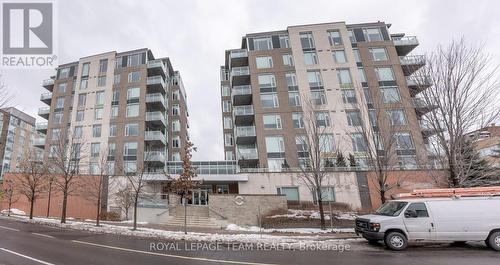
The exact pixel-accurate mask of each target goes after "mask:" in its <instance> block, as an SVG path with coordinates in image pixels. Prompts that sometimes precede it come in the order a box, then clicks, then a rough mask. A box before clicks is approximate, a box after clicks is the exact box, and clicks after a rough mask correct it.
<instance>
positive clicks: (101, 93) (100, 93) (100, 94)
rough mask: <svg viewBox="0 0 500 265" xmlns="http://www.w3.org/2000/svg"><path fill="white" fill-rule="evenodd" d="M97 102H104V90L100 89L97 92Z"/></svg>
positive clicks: (97, 103)
mask: <svg viewBox="0 0 500 265" xmlns="http://www.w3.org/2000/svg"><path fill="white" fill-rule="evenodd" d="M95 104H96V105H103V104H104V91H98V92H96V93H95Z"/></svg>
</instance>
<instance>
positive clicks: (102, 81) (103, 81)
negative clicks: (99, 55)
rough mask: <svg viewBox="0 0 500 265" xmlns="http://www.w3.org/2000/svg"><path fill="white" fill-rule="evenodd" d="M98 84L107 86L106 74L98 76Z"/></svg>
mask: <svg viewBox="0 0 500 265" xmlns="http://www.w3.org/2000/svg"><path fill="white" fill-rule="evenodd" d="M97 86H98V87H103V86H106V76H105V75H103V76H99V77H98V78H97Z"/></svg>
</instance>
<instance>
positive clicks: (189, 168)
mask: <svg viewBox="0 0 500 265" xmlns="http://www.w3.org/2000/svg"><path fill="white" fill-rule="evenodd" d="M193 151H196V147H194V145H193V143H192V142H191V141H189V140H188V141H187V142H186V145H185V146H184V154H183V155H182V173H181V174H180V175H179V176H178V177H177V178H172V177H171V176H169V175H167V178H168V179H171V183H170V188H171V190H172V192H174V193H176V194H178V195H180V196H181V201H182V202H183V205H184V234H187V200H188V199H191V196H192V194H191V192H192V190H193V189H196V188H197V187H198V186H199V181H197V180H194V178H195V177H196V176H197V174H196V168H195V167H193V164H192V162H191V159H192V157H193V154H192V152H193Z"/></svg>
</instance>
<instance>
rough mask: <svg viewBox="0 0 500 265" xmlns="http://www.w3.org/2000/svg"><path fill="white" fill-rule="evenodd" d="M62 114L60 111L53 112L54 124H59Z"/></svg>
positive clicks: (61, 120)
mask: <svg viewBox="0 0 500 265" xmlns="http://www.w3.org/2000/svg"><path fill="white" fill-rule="evenodd" d="M63 118H64V114H63V113H62V112H56V113H54V124H61V123H62V122H63Z"/></svg>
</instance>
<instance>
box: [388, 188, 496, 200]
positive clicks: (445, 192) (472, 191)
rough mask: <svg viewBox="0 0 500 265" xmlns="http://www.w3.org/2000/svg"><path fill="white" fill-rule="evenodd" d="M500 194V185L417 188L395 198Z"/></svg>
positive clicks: (488, 195)
mask: <svg viewBox="0 0 500 265" xmlns="http://www.w3.org/2000/svg"><path fill="white" fill-rule="evenodd" d="M490 196H500V186H492V187H474V188H448V189H416V190H413V191H412V192H409V193H400V194H395V195H394V196H393V198H395V199H399V198H440V197H441V198H442V197H456V198H460V197H490Z"/></svg>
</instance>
